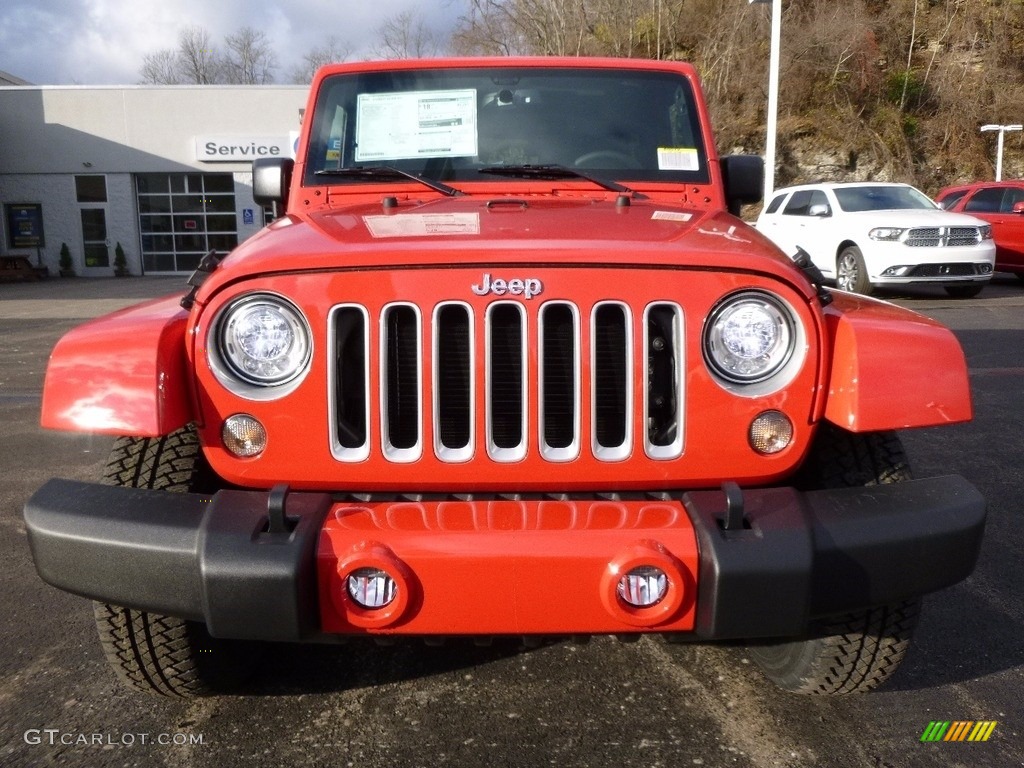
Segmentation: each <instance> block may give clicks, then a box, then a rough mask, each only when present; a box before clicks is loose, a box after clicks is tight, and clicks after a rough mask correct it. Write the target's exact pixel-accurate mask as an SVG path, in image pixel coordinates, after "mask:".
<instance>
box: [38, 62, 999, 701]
mask: <svg viewBox="0 0 1024 768" xmlns="http://www.w3.org/2000/svg"><path fill="white" fill-rule="evenodd" d="M762 176H763V173H762V166H761V161H760V160H759V159H758V158H753V157H749V156H733V157H724V158H719V156H718V154H717V152H716V150H715V143H714V139H713V138H712V132H711V125H710V121H709V119H708V113H707V109H706V106H705V103H704V100H703V97H702V94H701V90H700V85H699V81H698V78H697V75H696V73H695V72H694V70H693V69H692V68H691V67H690V66H688V65H686V64H681V63H675V62H651V61H630V60H619V59H616V60H603V59H602V60H588V59H527V58H524V59H515V58H510V59H473V60H434V61H391V62H372V63H358V64H346V65H339V66H332V67H328V68H325V69H323V70H322V71H321V72H320V73H319V74H318V75H317V77H316V79H315V80H314V82H313V85H312V90H311V93H310V98H309V104H308V108H307V110H306V113H305V121H304V126H303V130H302V136H301V139H300V140H299V144H298V149H297V159H296V160H295V161H292V160H285V159H269V160H261V161H258V162H257V163H256V164H255V166H254V169H253V188H254V192H255V196H256V199H257V200H259V201H261V202H269V201H273V202H275V203H277V204H280V205H281V206H283V215H282V216H281V217H280V218H278V219H277V220H276V221H275V222H274V223H272V224H271V225H269V226H268V227H267V228H266V229H264V230H263V231H262V232H260V233H259V234H258V235H256V236H255V237H253V238H251V239H250V240H248V241H246V242H245V243H244V244H242V245H240V246H239V247H238V248H237V249H236V250H234V251H233V252H232V253H230V254H229V255H227V256H226V257H224V258H221V257H220V256H219V255H215V254H210V255H209V256H208V257H207V258H206V259H205V260H204V262H203V264H202V265H201V267H200V269H199V270H198V271H197V272H196V274H195V275H193V278H192V279H191V280H190V283H191V285H192V290H191V292H189V293H188V295H186V296H184V298H183V297H181V296H175V297H171V298H168V299H165V300H160V301H155V302H151V303H147V304H144V305H141V306H139V307H136V308H132V309H128V310H126V311H122V312H120V313H117V314H114V315H111V316H109V317H105V318H101V319H98V320H95V321H93V322H91V323H88V324H87V325H85V326H83V327H81V328H78V329H77V330H74V331H72V332H71V333H69V334H68V335H67V336H65V337H64V338H63V339H62V340H61V341H60V342H59V343H58V345H57V346H56V348H55V350H54V352H53V356H52V359H51V361H50V366H49V369H48V372H47V377H46V384H45V391H44V395H43V409H42V422H43V425H44V426H46V427H50V428H55V429H65V430H78V431H90V432H99V433H104V434H110V435H117V436H119V437H118V439H117V442H116V443H115V447H114V450H113V454H112V456H111V457H110V461H109V464H108V465H107V469H106V472H105V475H104V477H103V479H102V481H101V482H100V483H96V484H89V483H80V482H70V481H66V480H51V481H50V482H48V483H47V484H46V485H45V486H43V488H42V489H40V490H39V491H38V492H37V493H36V494H35V495H34V496H33V497H32V498H31V500H30V501H29V502H28V504H27V506H26V508H25V519H26V522H27V526H28V530H29V536H30V542H31V547H32V552H33V555H34V558H35V563H36V567H37V568H38V570H39V573H40V574H41V576H42V577H43V579H45V580H46V581H47V582H49V583H50V584H52V585H54V586H57V587H59V588H61V589H65V590H68V591H70V592H74V593H76V594H79V595H83V596H85V597H89V598H92V599H93V600H95V601H97V602H96V620H97V623H98V625H99V632H100V638H101V641H102V643H103V647H104V649H105V651H106V653H107V655H108V657H109V659H110V661H111V663H112V664H113V666H114V667H115V668H116V669H117V670H118V672H119V673H120V674H121V675H122V676H123V678H124V679H125V680H127V681H128V682H129V683H130V684H131V685H133V686H135V687H136V688H139V689H143V690H148V691H154V692H159V693H167V694H177V695H193V694H199V693H204V692H209V691H211V690H217V689H218V688H219V687H220V686H222V685H225V684H228V683H231V682H233V681H234V680H235V679H236V678H238V677H239V676H241V675H243V674H244V672H245V670H246V668H247V667H248V666H250V665H251V664H252V663H253V659H254V654H255V653H256V652H257V650H258V648H259V647H260V646H261V643H260V642H253V641H316V642H324V641H330V640H337V639H342V638H346V637H351V636H356V635H369V636H405V635H413V636H419V637H424V638H426V639H428V640H430V639H434V640H436V639H439V638H442V637H449V636H505V635H514V636H531V637H536V636H561V635H588V634H597V633H608V634H616V635H624V634H627V635H628V634H637V633H657V634H661V635H665V636H666V637H668V638H670V639H673V640H684V641H687V640H694V641H700V642H707V641H718V640H730V641H737V640H739V641H742V642H743V643H746V644H748V645H749V647H750V651H749V652H750V654H751V655H752V657H753V658H754V659H756V660H757V662H758V663H759V665H760V666H761V667H762V668H763V670H764V672H765V673H766V674H767V676H768V677H769V678H771V679H772V680H773V681H775V682H776V683H778V684H779V685H781V686H782V687H783V688H785V689H788V690H792V691H799V692H804V693H823V694H832V693H846V692H851V691H862V690H867V689H870V688H872V687H874V686H876V685H877V684H879V683H880V682H882V681H884V680H885V679H886V678H888V677H889V675H890V674H891V673H892V672H893V670H894V669H895V668H896V666H897V665H898V663H899V661H900V659H901V658H902V656H903V655H904V653H905V651H906V648H907V645H908V643H909V640H910V636H911V631H912V628H913V626H914V622H915V618H916V615H917V610H918V605H919V601H920V598H921V596H922V595H924V594H926V593H929V592H932V591H934V590H938V589H942V588H944V587H947V586H949V585H952V584H954V583H956V582H958V581H960V580H961V579H963V578H965V577H966V576H967V575H968V574H969V573H970V572H971V570H972V569H973V567H974V565H975V562H976V559H977V556H978V550H979V546H980V539H981V535H982V530H983V526H984V518H985V505H984V501H983V500H982V498H981V497H980V496H979V494H978V493H977V491H976V490H975V489H974V488H973V487H972V486H971V485H970V484H968V483H967V482H966V481H965V480H963V479H962V478H960V477H958V476H953V475H951V476H946V477H938V478H930V479H922V480H912V479H911V476H910V471H909V469H908V467H907V461H906V458H905V456H904V453H903V451H902V449H901V447H900V442H899V440H898V438H897V436H896V434H895V433H894V431H893V430H896V429H903V428H909V427H925V426H931V425H938V424H950V423H956V422H963V421H966V420H969V419H970V418H971V415H972V414H971V400H970V392H969V388H968V378H967V371H966V365H965V361H964V356H963V353H962V351H961V349H960V347H959V345H958V343H957V341H956V339H955V338H954V337H953V335H952V334H951V333H950V332H949V331H948V330H946V329H945V328H943V327H941V326H940V325H938V324H936V323H934V322H932V321H930V320H928V319H926V318H924V317H920V316H918V315H916V314H913V313H911V312H909V311H905V310H903V309H900V308H897V307H894V306H892V305H890V304H886V303H882V302H878V301H874V300H871V299H867V298H864V297H860V296H854V295H850V294H845V293H842V292H838V291H831V290H828V289H825V288H824V287H822V286H821V284H820V280H819V279H817V278H818V277H820V276H815V275H814V274H813V268H811V267H809V266H808V265H807V264H806V263H804V262H801V261H800V259H799V256H798V258H797V260H796V261H794V260H792V259H790V258H788V257H787V256H786V255H785V254H783V253H781V252H780V251H779V250H778V249H777V248H775V247H774V246H773V245H771V243H769V241H768V240H766V239H765V238H764V237H762V236H761V235H759V234H758V233H757V232H756V231H754V230H753V229H751V228H750V227H748V226H746V225H745V224H744V223H743V222H742V221H740V220H739V219H738V218H736V217H735V214H736V213H737V212H738V210H739V207H740V206H741V205H742V204H744V203H748V202H756V201H757V200H758V199H759V198H760V194H761V184H762ZM801 263H803V266H801ZM214 649H216V651H217V652H214V653H210V651H211V650H214Z"/></svg>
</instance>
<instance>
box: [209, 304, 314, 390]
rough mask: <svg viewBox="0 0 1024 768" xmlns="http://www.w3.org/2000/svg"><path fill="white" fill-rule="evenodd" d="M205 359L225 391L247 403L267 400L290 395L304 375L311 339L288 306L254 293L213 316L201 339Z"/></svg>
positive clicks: (299, 315)
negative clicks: (204, 340) (203, 337)
mask: <svg viewBox="0 0 1024 768" xmlns="http://www.w3.org/2000/svg"><path fill="white" fill-rule="evenodd" d="M207 356H208V360H209V364H210V369H211V370H212V371H213V374H214V376H215V377H216V378H217V380H218V381H219V382H220V383H221V384H223V385H224V387H225V388H226V389H228V390H229V391H231V392H233V393H234V394H236V395H239V396H240V397H244V398H247V399H249V400H272V399H275V398H278V397H283V396H284V395H286V394H288V393H290V392H292V391H294V389H295V388H296V387H297V386H298V385H299V383H300V382H301V381H302V379H303V378H305V376H306V374H307V373H308V372H309V368H310V362H311V360H312V357H313V336H312V333H311V331H310V328H309V323H308V322H307V321H306V318H305V316H304V315H303V314H302V312H301V311H300V310H299V309H298V307H296V306H295V304H293V303H292V302H291V301H289V300H288V299H286V298H284V297H283V296H279V295H277V294H274V293H267V292H254V293H249V294H245V295H243V296H240V297H238V298H236V299H234V300H232V301H231V302H230V303H228V304H227V305H226V306H225V307H223V308H222V309H221V310H220V311H219V312H218V313H217V315H216V317H215V318H214V321H213V323H212V324H211V326H210V331H209V334H208V338H207Z"/></svg>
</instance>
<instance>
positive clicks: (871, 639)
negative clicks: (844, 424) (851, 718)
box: [747, 423, 920, 695]
mask: <svg viewBox="0 0 1024 768" xmlns="http://www.w3.org/2000/svg"><path fill="white" fill-rule="evenodd" d="M910 479H911V472H910V466H909V465H908V463H907V458H906V454H905V453H904V452H903V446H902V444H901V443H900V440H899V437H898V436H897V435H896V434H895V433H893V432H877V433H869V434H854V433H852V432H847V431H845V430H843V429H840V428H838V427H835V426H833V425H831V424H827V423H826V424H823V425H822V426H821V427H820V429H819V431H818V435H817V437H816V439H815V444H814V446H813V447H812V449H811V454H810V455H809V456H808V458H807V461H806V462H805V464H804V466H803V467H802V469H801V471H800V474H799V476H798V477H797V478H796V479H795V483H794V484H795V485H796V486H797V487H798V488H801V489H802V490H814V489H824V488H849V487H856V486H870V485H881V484H887V483H898V482H902V481H905V480H910ZM919 610H920V600H907V601H903V602H899V603H894V604H891V605H883V606H878V607H874V608H869V609H867V610H862V611H854V612H851V613H846V614H843V615H840V616H831V617H827V618H822V619H818V620H816V621H815V622H814V623H813V624H812V625H811V627H810V629H809V632H808V634H807V636H806V637H803V638H800V639H797V640H791V641H785V642H775V643H765V644H758V645H751V646H748V647H747V652H748V653H749V654H750V656H751V657H752V658H753V660H754V661H755V662H756V663H757V665H758V666H759V667H760V668H761V671H762V672H763V673H764V675H765V676H766V677H767V678H768V679H769V680H771V681H772V682H774V683H775V684H776V685H778V686H779V687H780V688H782V689H784V690H786V691H790V692H792V693H800V694H812V695H836V694H844V693H862V692H865V691H870V690H872V689H874V688H877V687H878V686H879V685H881V684H882V683H884V682H886V681H887V680H888V679H889V678H890V677H891V676H892V675H893V673H894V672H895V671H896V669H897V668H898V667H899V665H900V662H902V661H903V657H904V656H905V655H906V653H907V649H908V648H909V646H910V640H911V637H912V636H913V633H914V627H915V625H916V624H917V615H918V611H919Z"/></svg>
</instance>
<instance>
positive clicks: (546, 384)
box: [540, 302, 580, 461]
mask: <svg viewBox="0 0 1024 768" xmlns="http://www.w3.org/2000/svg"><path fill="white" fill-rule="evenodd" d="M540 334H541V349H540V426H541V435H542V442H541V451H542V452H543V453H544V454H545V455H546V456H547V458H549V459H551V460H553V461H568V460H570V459H574V458H576V456H577V455H579V410H580V409H579V342H578V339H579V320H578V316H577V313H576V311H575V308H574V307H573V306H572V305H570V304H565V303H561V302H558V303H555V302H551V303H548V304H546V305H545V306H544V308H543V309H542V310H541V316H540Z"/></svg>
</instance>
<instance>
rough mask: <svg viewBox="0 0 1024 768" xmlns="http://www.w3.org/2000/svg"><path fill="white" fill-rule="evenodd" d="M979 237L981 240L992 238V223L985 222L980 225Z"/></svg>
mask: <svg viewBox="0 0 1024 768" xmlns="http://www.w3.org/2000/svg"><path fill="white" fill-rule="evenodd" d="M978 239H979V240H991V239H992V225H991V224H984V225H982V226H980V227H978Z"/></svg>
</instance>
